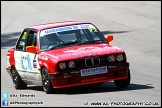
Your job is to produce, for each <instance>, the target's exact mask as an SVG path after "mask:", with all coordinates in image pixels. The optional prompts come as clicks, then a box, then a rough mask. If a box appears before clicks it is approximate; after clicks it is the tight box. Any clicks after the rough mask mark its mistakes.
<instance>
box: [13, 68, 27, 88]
mask: <svg viewBox="0 0 162 108" xmlns="http://www.w3.org/2000/svg"><path fill="white" fill-rule="evenodd" d="M11 72H12V80H13V84H14V87H15V89H25V88H27V84H26V83H25V82H24V81H23V80H22V79H21V77H20V76H19V74H18V72H17V70H16V68H15V67H12V69H11Z"/></svg>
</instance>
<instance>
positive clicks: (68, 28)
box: [40, 24, 97, 36]
mask: <svg viewBox="0 0 162 108" xmlns="http://www.w3.org/2000/svg"><path fill="white" fill-rule="evenodd" d="M78 29H89V30H90V31H91V32H92V31H93V32H97V29H96V28H95V27H94V26H93V25H91V24H80V25H72V26H64V27H57V28H51V29H46V30H42V31H41V34H40V36H44V35H48V34H52V33H57V32H63V31H71V30H78Z"/></svg>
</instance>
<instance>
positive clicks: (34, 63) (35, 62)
mask: <svg viewBox="0 0 162 108" xmlns="http://www.w3.org/2000/svg"><path fill="white" fill-rule="evenodd" d="M33 67H34V68H37V61H36V60H33Z"/></svg>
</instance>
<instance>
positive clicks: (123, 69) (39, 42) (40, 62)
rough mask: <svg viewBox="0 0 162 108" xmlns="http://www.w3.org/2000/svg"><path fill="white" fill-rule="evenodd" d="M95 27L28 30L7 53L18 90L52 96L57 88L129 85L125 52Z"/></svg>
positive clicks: (76, 24)
mask: <svg viewBox="0 0 162 108" xmlns="http://www.w3.org/2000/svg"><path fill="white" fill-rule="evenodd" d="M113 37H114V36H113V35H112V34H108V35H106V36H104V35H103V34H102V33H101V32H100V30H99V29H98V28H97V27H96V26H95V25H94V24H92V23H90V22H85V21H63V22H54V23H47V24H39V25H34V26H31V27H27V28H25V29H24V30H23V31H22V33H21V34H20V37H19V38H18V40H17V42H16V44H15V46H14V47H13V48H12V49H9V50H8V52H7V68H6V71H7V72H8V73H9V74H10V76H11V78H12V80H13V85H14V87H15V89H22V88H23V89H24V88H27V85H38V86H42V87H43V89H44V91H45V92H46V93H47V94H49V93H52V92H53V91H54V90H55V89H57V88H66V87H73V86H82V85H88V84H89V85H99V84H102V83H104V82H108V81H114V83H115V84H116V86H117V87H127V86H128V85H129V84H130V70H129V62H127V57H126V53H125V52H124V50H123V49H121V48H119V47H117V46H113V45H111V44H110V42H111V41H112V40H113Z"/></svg>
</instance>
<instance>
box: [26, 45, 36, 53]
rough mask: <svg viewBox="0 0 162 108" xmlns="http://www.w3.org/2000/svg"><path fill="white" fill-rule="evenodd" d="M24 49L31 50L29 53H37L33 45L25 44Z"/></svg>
mask: <svg viewBox="0 0 162 108" xmlns="http://www.w3.org/2000/svg"><path fill="white" fill-rule="evenodd" d="M26 51H27V52H31V53H37V50H36V47H35V46H27V47H26Z"/></svg>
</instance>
